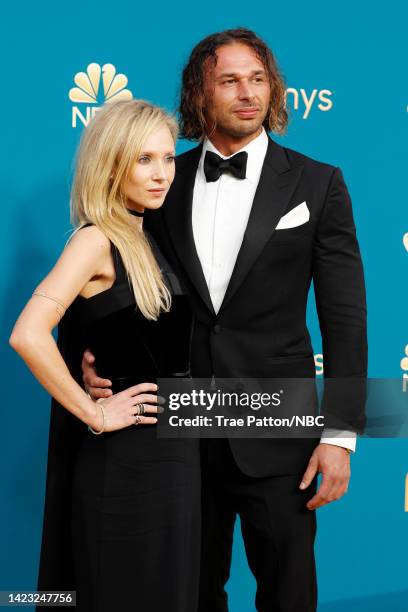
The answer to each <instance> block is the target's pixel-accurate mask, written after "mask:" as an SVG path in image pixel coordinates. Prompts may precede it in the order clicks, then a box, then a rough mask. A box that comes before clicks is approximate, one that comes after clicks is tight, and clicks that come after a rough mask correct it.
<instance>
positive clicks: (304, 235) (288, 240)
mask: <svg viewBox="0 0 408 612" xmlns="http://www.w3.org/2000/svg"><path fill="white" fill-rule="evenodd" d="M312 238H313V228H312V225H311V223H310V221H308V222H307V223H304V224H303V225H299V226H298V227H291V228H288V229H275V230H274V232H273V234H272V236H271V239H270V241H269V243H270V245H271V246H273V245H277V244H278V245H281V244H292V245H295V244H297V243H298V242H302V243H303V242H307V241H308V240H309V241H310V240H312Z"/></svg>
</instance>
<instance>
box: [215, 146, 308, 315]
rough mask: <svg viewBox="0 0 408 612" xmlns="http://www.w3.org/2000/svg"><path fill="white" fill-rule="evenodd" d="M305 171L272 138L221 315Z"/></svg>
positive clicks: (269, 235)
mask: <svg viewBox="0 0 408 612" xmlns="http://www.w3.org/2000/svg"><path fill="white" fill-rule="evenodd" d="M302 170H303V166H296V167H294V168H292V167H291V166H290V164H289V162H288V159H287V157H286V154H285V151H284V149H283V147H281V146H279V145H278V144H277V143H275V142H274V141H273V140H271V139H270V138H269V142H268V149H267V152H266V156H265V161H264V164H263V167H262V172H261V176H260V179H259V183H258V187H257V190H256V193H255V197H254V201H253V204H252V209H251V213H250V216H249V219H248V224H247V227H246V230H245V234H244V238H243V241H242V245H241V248H240V250H239V253H238V256H237V260H236V262H235V267H234V270H233V272H232V275H231V278H230V282H229V285H228V288H227V291H226V293H225V296H224V300H223V302H222V304H221V308H220V312H221V311H222V310H223V308H224V307H225V305H226V304H227V303H228V302H229V300H230V299H231V298H232V296H233V295H234V293H235V292H236V291H237V289H238V288H239V286H240V285H241V283H242V282H243V280H244V279H245V277H246V275H247V274H248V272H249V271H250V269H251V267H252V266H253V265H254V263H255V261H256V259H257V258H258V256H259V255H260V253H261V251H262V249H263V248H264V247H265V245H266V243H267V241H268V240H269V239H270V237H271V236H272V234H273V232H274V231H275V228H276V226H277V224H278V222H279V219H280V218H281V216H282V215H283V213H284V212H285V210H286V208H287V206H288V204H289V201H290V198H291V196H292V194H293V192H294V190H295V188H296V185H297V183H298V181H299V179H300V176H301V174H302Z"/></svg>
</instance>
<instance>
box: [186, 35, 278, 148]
mask: <svg viewBox="0 0 408 612" xmlns="http://www.w3.org/2000/svg"><path fill="white" fill-rule="evenodd" d="M231 43H241V44H244V45H248V47H250V48H251V49H253V50H254V51H255V53H256V55H257V57H258V58H259V60H260V61H261V62H262V64H263V65H264V68H265V71H266V73H267V76H268V79H269V84H270V88H271V99H270V104H269V111H268V113H267V115H266V117H265V121H264V122H263V126H264V128H265V130H267V131H271V132H275V133H276V134H284V133H285V131H286V128H287V123H288V114H287V111H286V100H285V84H284V81H283V77H282V75H281V74H280V72H279V69H278V66H277V63H276V60H275V58H274V56H273V53H272V51H271V50H270V49H269V47H268V46H267V44H266V43H265V42H264V41H263V40H262V39H261V38H259V37H258V36H257V35H256V34H255V32H252V31H251V30H248V29H246V28H237V29H234V30H225V31H224V32H217V33H216V34H211V35H210V36H207V37H206V38H204V39H203V40H201V41H200V42H199V43H198V44H197V45H196V46H195V47H194V49H193V50H192V52H191V55H190V58H189V60H188V62H187V65H186V66H185V68H184V70H183V74H182V84H181V94H180V107H179V113H180V135H181V136H182V137H183V138H187V139H188V140H203V139H204V138H205V136H206V135H207V134H208V126H207V123H206V120H205V117H204V104H205V92H204V69H205V66H206V63H207V61H208V59H210V61H212V63H213V65H214V66H215V65H216V63H217V53H216V52H217V49H218V48H219V47H221V46H222V45H228V44H231Z"/></svg>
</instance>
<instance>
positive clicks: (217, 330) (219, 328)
mask: <svg viewBox="0 0 408 612" xmlns="http://www.w3.org/2000/svg"><path fill="white" fill-rule="evenodd" d="M221 329H222V328H221V325H214V327H213V332H214V334H219V333H220V331H221Z"/></svg>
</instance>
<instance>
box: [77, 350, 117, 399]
mask: <svg viewBox="0 0 408 612" xmlns="http://www.w3.org/2000/svg"><path fill="white" fill-rule="evenodd" d="M94 363H95V356H94V355H92V353H91V351H89V350H86V351H85V353H84V355H83V357H82V364H81V366H82V380H83V381H84V385H85V389H86V390H87V392H88V393H89V395H90V396H91V397H92V399H93V400H94V401H96V400H97V399H100V398H101V397H110V396H111V395H112V389H108V388H107V387H111V386H112V381H110V380H108V379H106V378H99V376H98V375H97V373H96V369H95V366H94V365H93V364H94Z"/></svg>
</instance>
